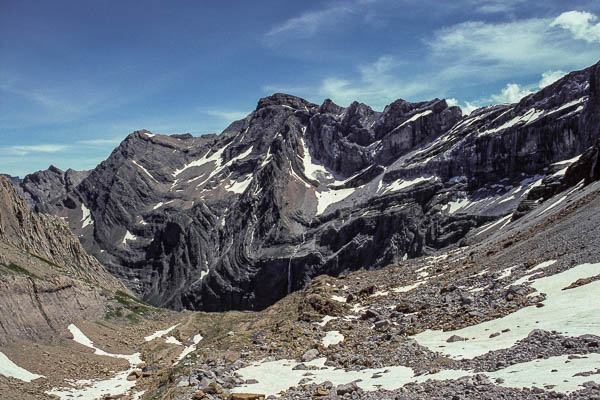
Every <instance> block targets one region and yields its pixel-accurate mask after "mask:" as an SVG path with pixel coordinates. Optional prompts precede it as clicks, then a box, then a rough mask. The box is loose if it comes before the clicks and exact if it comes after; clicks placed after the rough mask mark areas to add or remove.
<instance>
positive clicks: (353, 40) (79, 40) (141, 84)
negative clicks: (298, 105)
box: [0, 0, 600, 176]
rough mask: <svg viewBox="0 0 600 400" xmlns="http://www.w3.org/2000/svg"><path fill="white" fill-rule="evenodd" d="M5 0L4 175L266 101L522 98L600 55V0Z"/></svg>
mask: <svg viewBox="0 0 600 400" xmlns="http://www.w3.org/2000/svg"><path fill="white" fill-rule="evenodd" d="M294 3H295V4H293V3H292V2H287V1H285V2H284V1H271V0H269V1H241V0H240V1H235V2H234V1H230V2H227V1H224V2H220V4H219V5H216V2H202V1H192V0H190V1H178V0H174V1H152V0H145V1H127V0H120V1H116V0H115V1H109V0H102V1H101V0H87V1H80V0H77V1H63V0H53V1H51V2H50V1H35V2H34V1H28V0H0V139H1V140H0V172H3V173H9V174H12V175H19V176H23V175H25V174H27V173H30V172H33V171H35V170H38V169H45V168H47V167H48V165H50V164H54V165H56V166H58V167H59V168H62V169H66V168H74V169H89V168H93V167H94V166H95V165H97V164H98V163H99V162H100V161H102V160H103V159H105V158H106V157H107V156H108V155H109V154H110V152H111V151H112V150H113V148H114V147H115V146H116V145H118V143H119V142H120V141H121V140H122V139H123V138H124V137H125V136H127V134H129V133H130V132H132V131H134V130H136V129H142V128H145V129H149V130H151V131H153V132H156V133H166V134H172V133H185V132H190V133H192V134H194V135H200V134H203V133H209V132H217V133H218V132H220V131H222V130H223V129H224V128H225V127H226V126H227V125H228V124H229V123H230V122H231V121H233V120H235V119H239V118H242V117H243V116H245V115H246V114H247V113H249V112H250V111H252V110H253V109H254V108H255V106H256V103H257V101H258V99H259V98H260V97H264V96H267V95H269V94H272V93H274V92H287V93H291V94H295V95H298V96H301V97H304V98H306V99H308V100H310V101H313V102H315V103H321V102H322V101H323V100H324V99H325V98H331V99H333V100H334V101H335V102H337V103H338V104H340V105H343V106H347V105H348V104H350V103H351V102H352V101H353V100H358V101H361V102H364V103H366V104H369V105H371V106H372V107H373V108H375V109H378V110H381V109H383V107H384V106H385V105H386V104H389V103H390V102H392V101H394V100H395V99H397V98H404V99H406V100H409V101H420V100H427V99H431V98H434V97H438V98H449V99H452V100H451V102H452V103H453V104H455V103H456V104H458V105H460V106H461V107H462V108H463V110H465V111H468V110H470V109H471V108H472V107H476V106H481V105H486V104H490V103H499V102H513V101H517V100H518V99H519V98H520V97H522V96H523V95H525V94H527V93H529V92H531V91H535V90H537V89H538V88H539V87H540V86H543V85H545V84H548V83H549V82H552V81H553V80H555V79H557V78H558V77H560V76H562V74H564V73H565V72H568V71H571V70H575V69H581V68H585V67H587V66H589V65H592V64H594V63H595V62H597V61H598V60H599V59H600V19H599V18H598V17H600V2H598V1H597V0H594V1H588V0H582V1H570V2H564V1H545V2H532V1H526V0H502V1H501V0H485V1H475V0H463V1H433V0H419V1H416V0H348V1H343V2H341V1H302V2H294Z"/></svg>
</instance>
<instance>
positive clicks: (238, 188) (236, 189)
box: [225, 174, 253, 194]
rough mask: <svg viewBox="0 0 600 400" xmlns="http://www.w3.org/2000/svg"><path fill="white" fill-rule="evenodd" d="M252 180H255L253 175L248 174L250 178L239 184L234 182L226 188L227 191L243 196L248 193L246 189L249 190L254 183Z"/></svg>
mask: <svg viewBox="0 0 600 400" xmlns="http://www.w3.org/2000/svg"><path fill="white" fill-rule="evenodd" d="M252 178H253V175H252V174H248V176H247V177H246V178H244V179H243V180H241V181H238V182H233V183H232V184H231V185H229V186H228V187H226V188H225V190H227V191H230V192H233V193H237V194H242V193H244V192H245V191H246V189H247V188H248V185H250V182H252Z"/></svg>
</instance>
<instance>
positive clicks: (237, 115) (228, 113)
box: [201, 110, 249, 122]
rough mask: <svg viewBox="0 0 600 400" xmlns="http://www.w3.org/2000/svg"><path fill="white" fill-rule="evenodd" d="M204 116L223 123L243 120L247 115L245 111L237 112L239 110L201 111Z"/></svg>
mask: <svg viewBox="0 0 600 400" xmlns="http://www.w3.org/2000/svg"><path fill="white" fill-rule="evenodd" d="M201 112H202V113H204V114H207V115H210V116H213V117H216V118H218V119H220V120H224V121H230V122H233V121H237V120H239V119H244V118H246V116H247V115H248V114H249V112H247V111H239V110H202V111H201Z"/></svg>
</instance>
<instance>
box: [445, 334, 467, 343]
mask: <svg viewBox="0 0 600 400" xmlns="http://www.w3.org/2000/svg"><path fill="white" fill-rule="evenodd" d="M465 340H466V339H465V338H464V337H460V336H458V335H452V336H450V337H449V338H448V339H447V340H446V343H454V342H464V341H465Z"/></svg>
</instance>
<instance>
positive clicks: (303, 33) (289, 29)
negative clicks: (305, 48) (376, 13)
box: [264, 0, 379, 43]
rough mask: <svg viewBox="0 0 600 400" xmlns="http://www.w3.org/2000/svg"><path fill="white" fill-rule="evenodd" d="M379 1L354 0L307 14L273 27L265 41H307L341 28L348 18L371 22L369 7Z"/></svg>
mask: <svg viewBox="0 0 600 400" xmlns="http://www.w3.org/2000/svg"><path fill="white" fill-rule="evenodd" d="M378 1H379V0H353V1H346V2H344V3H342V2H339V3H334V4H333V5H331V6H330V7H327V8H323V9H320V10H316V11H309V12H305V13H303V14H301V15H299V16H297V17H293V18H290V19H288V20H286V21H284V22H282V23H280V24H278V25H275V26H274V27H272V28H271V29H270V30H269V31H268V32H267V33H266V34H265V36H264V37H265V39H266V41H267V42H270V43H281V42H283V41H285V40H287V39H306V38H310V37H312V36H313V35H315V34H316V33H317V32H319V31H320V30H324V29H332V28H335V27H337V26H339V25H340V24H341V23H343V22H344V21H346V20H347V18H349V17H352V18H355V19H356V18H360V19H362V20H363V21H364V22H368V21H369V17H370V15H369V13H368V10H369V7H370V6H371V5H372V4H374V3H376V2H378Z"/></svg>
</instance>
